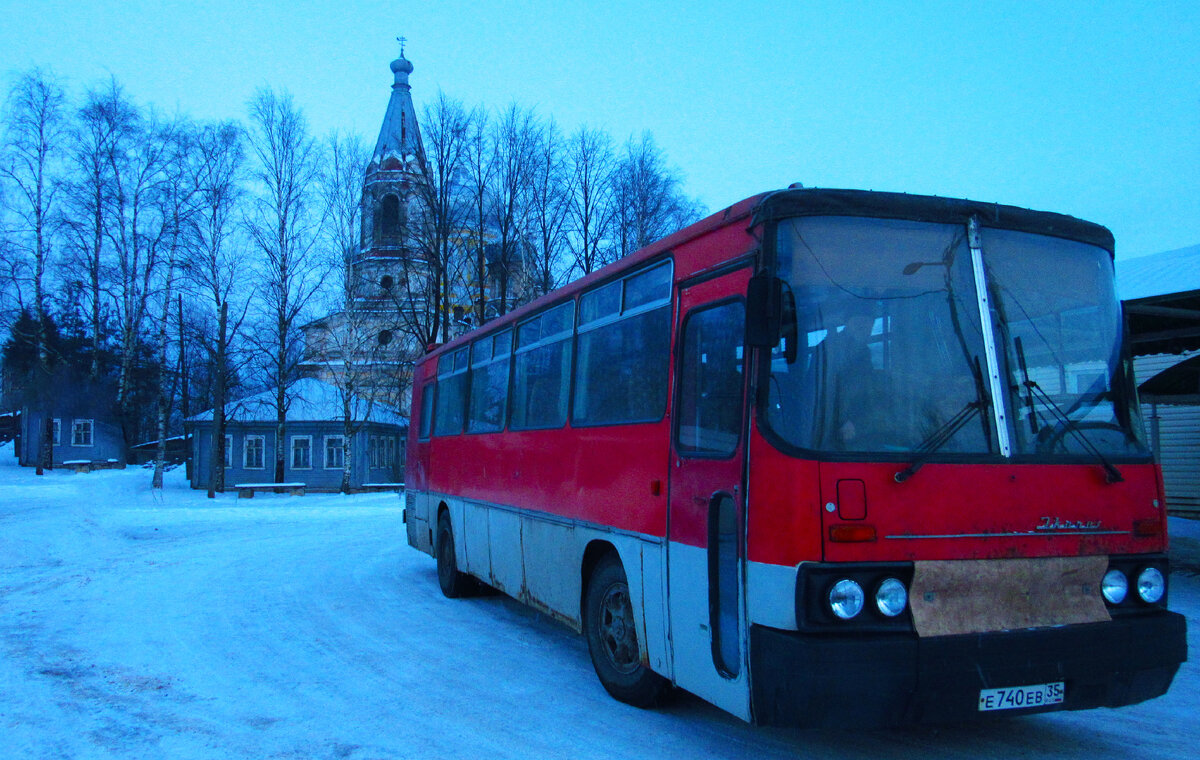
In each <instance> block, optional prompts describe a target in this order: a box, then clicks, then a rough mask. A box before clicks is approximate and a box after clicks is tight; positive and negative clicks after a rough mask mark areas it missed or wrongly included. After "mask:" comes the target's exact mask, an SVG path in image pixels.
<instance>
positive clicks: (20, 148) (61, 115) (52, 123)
mask: <svg viewBox="0 0 1200 760" xmlns="http://www.w3.org/2000/svg"><path fill="white" fill-rule="evenodd" d="M6 110H7V113H6V114H5V116H6V118H5V130H4V138H5V139H4V146H3V149H4V151H3V156H2V158H0V180H3V181H5V182H6V183H7V184H8V186H9V190H10V192H8V193H5V194H4V196H3V197H4V198H6V199H7V200H9V201H10V202H11V203H10V204H9V208H10V209H11V210H12V211H13V212H14V214H15V217H16V219H17V220H19V227H18V229H16V230H13V231H11V232H10V234H8V235H6V238H7V239H6V240H5V241H4V242H5V243H6V248H7V250H6V251H5V253H6V259H7V263H8V265H9V272H10V273H11V274H12V275H13V276H14V282H13V288H14V292H15V293H16V295H17V298H18V301H20V303H21V306H22V307H24V308H26V309H28V311H29V312H30V313H31V315H32V316H33V331H34V334H33V336H32V338H33V350H34V356H35V358H36V361H35V364H34V374H33V376H32V377H30V378H29V382H28V388H29V390H30V391H32V392H34V393H35V395H39V396H40V394H37V391H38V389H40V388H44V387H45V386H46V385H47V380H48V373H49V366H48V361H47V355H46V353H47V352H46V322H47V316H48V315H47V311H46V287H47V283H46V270H47V266H48V265H49V263H50V260H51V254H52V246H51V241H50V232H51V215H52V213H53V210H54V205H55V195H56V190H57V178H56V176H55V173H56V170H57V169H58V167H57V166H56V161H57V159H58V157H59V156H60V155H61V154H62V153H63V152H64V151H65V148H66V146H65V144H64V143H65V140H64V138H65V136H66V134H67V122H66V96H65V94H64V93H63V90H62V87H61V86H60V85H59V84H58V82H57V81H55V79H54V78H53V77H52V76H51V75H50V74H48V73H46V72H43V71H40V70H37V69H34V70H32V71H28V72H26V73H24V74H22V75H20V76H19V77H18V78H17V81H16V83H15V84H14V85H13V88H12V90H11V91H10V92H9V95H8V102H7V109H6ZM26 288H28V289H31V290H32V293H31V298H29V300H30V301H31V303H27V302H26V298H25V297H24V292H25V290H26ZM44 437H45V436H43V438H44ZM50 454H51V450H50V447H49V444H48V443H47V442H45V441H43V445H42V447H41V450H40V451H39V454H38V458H37V459H38V472H39V473H41V471H42V469H43V468H44V467H45V466H47V465H48V464H49V461H48V460H49V458H50Z"/></svg>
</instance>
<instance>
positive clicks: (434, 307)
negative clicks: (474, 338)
mask: <svg viewBox="0 0 1200 760" xmlns="http://www.w3.org/2000/svg"><path fill="white" fill-rule="evenodd" d="M476 115H477V114H476V112H474V111H472V112H468V111H467V110H466V109H465V108H463V105H462V103H461V102H459V101H457V100H453V99H451V98H448V97H446V95H445V93H441V92H439V93H438V96H437V98H436V99H435V100H434V102H433V103H432V104H430V105H427V106H426V107H425V109H424V111H423V113H422V120H421V133H422V137H423V140H424V144H425V167H424V170H425V171H424V173H425V178H424V181H423V182H422V183H420V184H419V185H418V186H417V187H416V192H417V211H418V213H417V219H415V220H414V223H413V230H412V232H413V237H414V239H415V240H416V242H417V249H418V250H417V253H418V255H417V258H416V259H415V260H413V261H410V262H408V265H407V266H406V269H407V270H411V271H409V272H406V276H405V277H404V278H403V279H404V282H403V283H400V285H401V288H400V289H398V290H397V296H398V297H399V299H400V303H399V304H398V306H399V313H400V315H401V322H402V324H403V325H404V328H405V332H406V334H407V335H409V336H410V337H411V338H412V339H413V341H414V342H415V343H416V346H417V347H418V348H423V347H424V346H425V345H427V344H429V343H432V342H435V341H436V340H437V336H438V334H439V332H442V331H443V330H444V328H446V327H447V326H448V325H447V323H448V322H449V321H450V315H451V313H452V312H451V294H452V292H453V291H454V288H455V287H456V285H457V282H456V278H455V276H454V275H455V273H456V271H457V265H458V263H459V262H460V261H461V259H462V257H463V253H464V250H463V249H464V246H465V245H466V244H467V240H466V239H465V237H464V235H463V230H464V228H465V227H466V226H467V219H468V216H469V215H470V212H471V208H470V207H471V200H470V197H469V194H468V187H467V186H466V185H465V184H464V179H466V178H467V177H468V176H469V171H468V154H469V151H470V150H471V148H472V146H471V144H470V142H469V141H470V139H471V137H472V135H473V128H474V125H475V119H476ZM409 275H411V276H409Z"/></svg>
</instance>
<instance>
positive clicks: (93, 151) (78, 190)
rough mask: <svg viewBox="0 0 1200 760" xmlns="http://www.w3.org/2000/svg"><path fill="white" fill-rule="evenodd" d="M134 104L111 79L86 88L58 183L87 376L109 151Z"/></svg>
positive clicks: (100, 306) (100, 310)
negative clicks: (84, 335) (67, 166)
mask: <svg viewBox="0 0 1200 760" xmlns="http://www.w3.org/2000/svg"><path fill="white" fill-rule="evenodd" d="M138 120H139V115H138V111H137V108H136V107H135V106H134V105H133V104H132V103H131V102H130V101H129V100H128V99H127V98H126V97H125V95H124V93H123V92H122V90H121V87H120V86H119V85H118V84H117V82H116V80H113V79H110V80H109V82H108V85H107V86H106V87H104V88H96V89H92V90H89V91H88V92H87V94H86V95H85V97H84V103H83V105H82V106H81V107H80V109H79V111H78V112H77V113H76V115H75V119H74V121H73V131H72V135H71V150H70V158H71V165H72V167H73V169H74V171H72V172H71V174H70V175H69V178H68V181H67V182H66V184H65V186H64V203H63V213H62V218H63V221H62V227H63V229H64V230H65V233H66V244H67V245H66V251H65V255H66V259H67V262H68V266H67V271H68V272H69V275H68V278H69V279H70V280H72V281H74V282H77V283H78V286H77V287H78V291H79V293H80V295H81V296H83V297H82V298H81V299H80V302H79V303H78V304H76V308H77V309H79V310H80V311H82V312H83V320H84V322H85V323H86V324H87V325H88V332H89V338H90V341H91V351H90V354H91V362H90V366H89V368H88V377H89V379H90V380H91V381H92V382H95V381H96V380H97V379H98V378H99V375H100V356H101V349H102V345H101V344H102V342H103V340H104V333H105V329H104V319H105V314H106V312H107V310H108V303H109V294H108V280H109V278H110V277H111V276H112V273H111V269H112V267H111V265H110V264H109V263H107V261H106V259H107V258H108V256H109V255H110V254H108V253H106V243H105V240H106V228H107V225H108V224H109V219H108V214H109V213H110V211H111V209H112V207H113V204H114V200H115V194H116V190H115V187H114V183H113V177H112V170H111V167H112V166H114V165H119V164H120V162H118V161H117V160H116V156H115V153H116V152H117V151H118V150H120V149H122V146H127V145H128V144H129V143H130V142H131V140H132V139H133V138H132V135H133V134H134V132H135V130H136V129H137V125H138Z"/></svg>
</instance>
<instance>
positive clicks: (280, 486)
mask: <svg viewBox="0 0 1200 760" xmlns="http://www.w3.org/2000/svg"><path fill="white" fill-rule="evenodd" d="M233 488H234V490H236V491H237V495H238V498H239V499H253V498H254V492H255V491H274V492H275V493H283V492H284V491H287V492H288V493H289V494H291V495H292V496H303V495H304V484H303V483H235V484H234V485H233Z"/></svg>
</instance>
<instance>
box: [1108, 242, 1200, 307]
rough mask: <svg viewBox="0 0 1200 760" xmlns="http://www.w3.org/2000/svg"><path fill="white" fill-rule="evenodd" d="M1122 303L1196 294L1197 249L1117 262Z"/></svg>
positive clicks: (1198, 273)
mask: <svg viewBox="0 0 1200 760" xmlns="http://www.w3.org/2000/svg"><path fill="white" fill-rule="evenodd" d="M1116 267H1117V295H1118V296H1120V298H1121V300H1122V301H1133V300H1136V299H1138V298H1150V297H1151V296H1161V295H1166V294H1168V293H1188V292H1190V291H1193V290H1200V245H1193V246H1189V247H1187V248H1179V249H1176V250H1174V251H1164V252H1163V253H1154V254H1151V255H1149V256H1139V257H1137V258H1135V259H1118V260H1117V264H1116Z"/></svg>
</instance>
